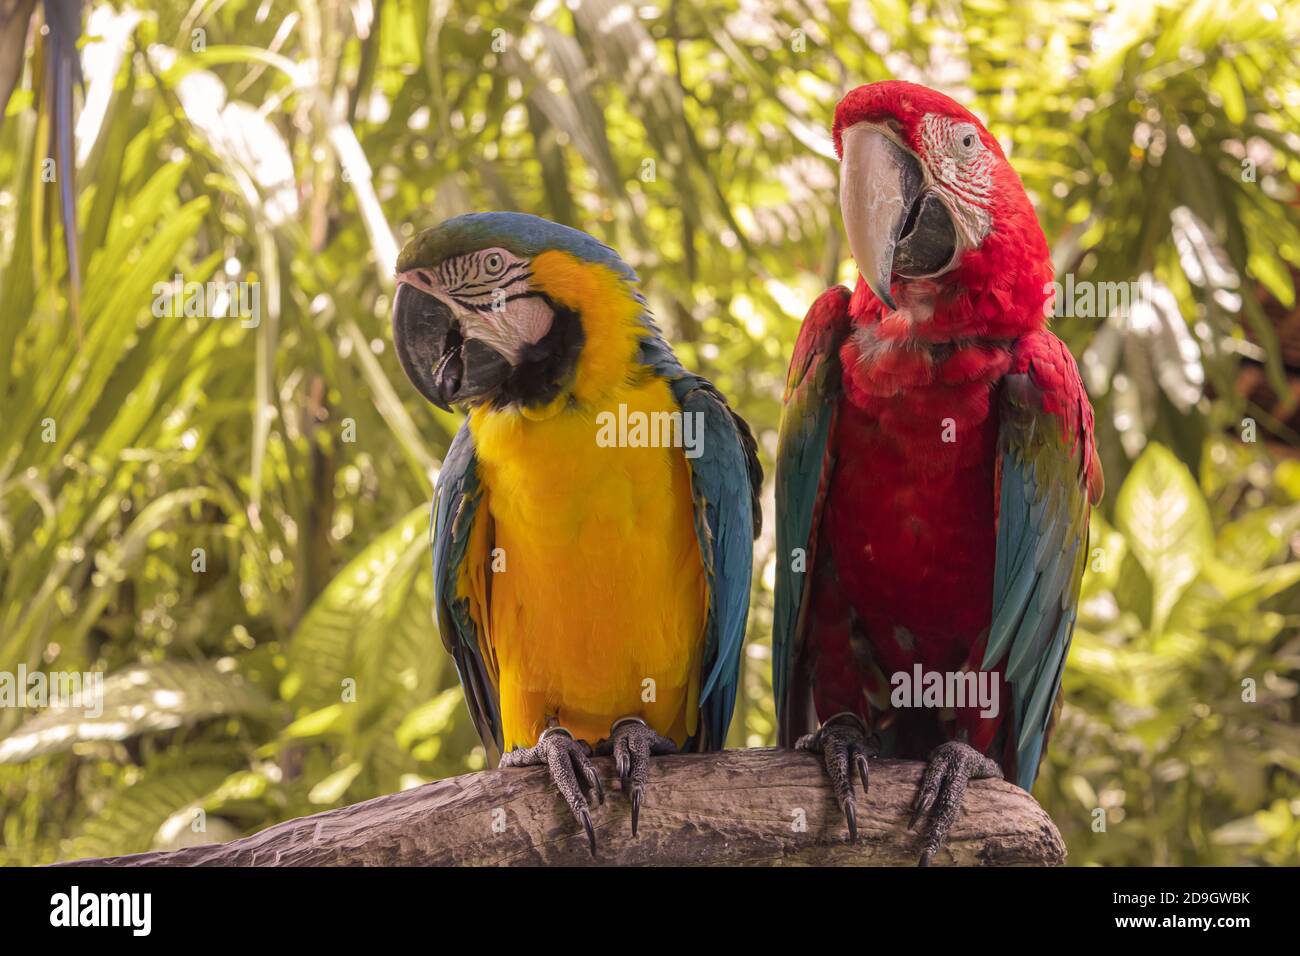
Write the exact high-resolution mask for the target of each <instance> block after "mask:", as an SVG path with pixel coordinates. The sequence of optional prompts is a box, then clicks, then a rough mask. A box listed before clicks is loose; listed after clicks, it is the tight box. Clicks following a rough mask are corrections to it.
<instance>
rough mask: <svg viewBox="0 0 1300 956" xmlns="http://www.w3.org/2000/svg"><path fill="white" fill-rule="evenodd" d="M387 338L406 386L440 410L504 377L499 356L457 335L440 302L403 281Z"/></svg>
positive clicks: (491, 386) (492, 387) (489, 388)
mask: <svg viewBox="0 0 1300 956" xmlns="http://www.w3.org/2000/svg"><path fill="white" fill-rule="evenodd" d="M393 342H394V344H395V345H396V346H397V358H398V360H399V361H400V362H401V363H402V371H404V372H405V373H406V377H407V378H409V379H410V380H411V384H412V385H414V386H415V387H416V389H417V390H419V392H420V394H421V395H423V396H424V397H425V398H427V399H428V400H429V401H430V402H432V403H433V404H434V405H437V406H438V407H439V408H441V409H443V410H444V411H449V410H450V409H451V406H452V405H455V404H458V403H461V402H468V401H471V400H473V399H476V398H482V397H484V396H486V395H489V394H491V393H492V392H494V391H495V390H496V389H497V388H499V387H500V386H501V384H502V383H503V382H505V380H506V378H507V377H508V376H509V375H510V363H509V362H508V361H507V360H506V358H505V356H503V355H501V354H500V353H499V352H497V351H496V350H494V349H492V348H491V347H489V346H487V345H484V344H483V343H482V342H479V341H477V340H475V339H466V338H465V337H464V336H463V335H462V334H461V330H460V328H459V326H458V325H457V323H456V320H455V318H454V317H453V316H452V313H451V309H450V308H449V307H448V306H447V304H446V303H445V302H443V301H442V300H441V299H439V298H437V297H435V296H432V295H429V294H428V293H427V292H424V291H423V290H421V289H417V288H415V287H414V286H412V285H410V284H408V283H405V282H401V283H399V284H398V286H397V295H396V296H395V297H394V299H393Z"/></svg>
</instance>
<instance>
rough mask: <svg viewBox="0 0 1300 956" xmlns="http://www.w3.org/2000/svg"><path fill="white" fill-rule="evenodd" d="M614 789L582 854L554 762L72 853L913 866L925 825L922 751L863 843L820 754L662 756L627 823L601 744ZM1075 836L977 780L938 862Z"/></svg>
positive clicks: (862, 808) (997, 858) (888, 778)
mask: <svg viewBox="0 0 1300 956" xmlns="http://www.w3.org/2000/svg"><path fill="white" fill-rule="evenodd" d="M596 766H597V768H598V769H599V770H600V772H601V773H602V774H603V775H604V783H605V790H606V799H605V803H604V805H603V806H596V807H594V808H593V810H592V822H593V823H594V825H595V827H596V836H597V839H598V841H599V851H598V854H597V856H596V858H595V859H592V857H591V856H590V854H589V853H588V852H587V840H586V837H585V836H584V835H583V833H582V828H581V827H580V826H579V825H578V824H577V823H575V822H574V820H573V817H572V816H571V815H570V814H569V811H568V808H567V807H566V806H565V805H564V803H563V801H562V800H561V798H560V797H559V795H558V794H557V793H556V792H555V790H554V788H553V787H551V785H550V783H549V780H548V778H547V776H546V773H545V771H544V770H542V769H541V768H538V767H529V768H521V769H514V770H487V771H483V772H481V773H471V774H464V775H462V776H459V777H453V778H451V779H449V780H440V781H438V782H436V783H431V784H426V785H425V786H422V787H417V788H415V789H412V790H407V791H404V792H402V793H395V794H391V795H389V796H385V797H378V798H376V799H374V800H367V801H366V802H365V803H358V804H355V805H353V806H350V807H342V808H340V809H338V810H329V811H327V812H325V813H317V814H313V815H312V816H309V817H301V818H299V819H297V820H288V821H286V822H284V823H280V824H277V825H276V826H273V827H269V828H267V829H265V830H263V831H261V832H260V833H255V834H253V835H252V836H249V837H244V838H243V839H239V840H234V841H232V842H230V843H217V844H211V845H208V846H198V847H188V848H186V849H183V850H175V851H172V852H158V853H139V854H134V855H132V856H121V857H108V858H104V859H91V860H77V861H74V862H73V863H71V864H64V865H73V866H499V865H507V866H547V865H573V866H638V865H677V866H683V865H684V866H710V865H748V866H769V865H777V866H780V865H828V866H897V865H905V866H914V865H915V864H916V862H917V858H918V855H919V853H920V849H919V847H920V833H919V830H920V824H918V829H917V830H915V831H914V830H909V829H908V828H907V822H908V816H909V813H910V808H911V804H912V800H913V798H914V796H915V794H916V788H917V785H918V784H919V782H920V778H921V772H922V770H923V769H924V764H922V763H919V762H916V761H909V760H872V761H871V793H870V795H869V796H866V797H863V796H862V793H861V790H860V789H859V791H858V828H859V842H858V843H857V844H850V843H848V842H847V831H846V829H845V824H844V817H843V815H842V814H841V813H840V810H839V807H838V806H836V804H835V799H834V797H833V796H832V794H831V790H830V785H829V782H828V780H827V777H826V775H825V773H824V772H823V770H822V767H821V764H820V763H819V762H818V760H817V758H816V757H814V756H812V755H810V754H805V753H795V752H792V751H786V750H741V751H730V752H727V753H720V754H691V755H682V756H669V757H657V758H654V761H653V765H652V768H651V773H650V784H649V788H648V789H647V792H646V796H645V801H644V803H643V805H642V807H641V821H640V833H639V836H638V837H637V838H636V839H633V837H632V828H631V825H630V816H631V805H630V803H629V801H628V799H627V798H626V797H625V796H624V795H623V794H622V792H621V791H620V790H619V789H618V780H617V778H616V776H615V775H614V768H613V763H612V761H611V760H610V759H608V758H600V759H598V760H597V761H596ZM1064 861H1065V844H1064V843H1063V842H1062V840H1061V835H1060V833H1059V832H1058V831H1057V829H1056V826H1055V825H1054V824H1053V823H1052V821H1051V819H1050V818H1049V817H1048V816H1047V814H1046V813H1045V812H1043V810H1042V808H1041V807H1039V806H1038V804H1037V803H1036V802H1035V801H1034V799H1033V798H1032V797H1031V796H1029V794H1027V793H1025V792H1024V791H1023V790H1021V789H1019V788H1018V787H1015V786H1013V785H1012V784H1009V783H1006V782H1004V781H1001V780H978V781H974V782H972V783H971V785H970V789H969V790H968V791H967V792H966V798H965V801H964V806H963V811H962V813H961V815H960V816H959V817H958V819H957V822H956V823H955V824H954V825H953V828H952V833H951V836H950V839H949V842H948V846H947V848H946V849H944V850H943V851H942V852H941V853H940V854H939V856H938V857H937V858H936V859H935V861H934V862H935V864H936V865H944V864H947V865H952V864H957V865H968V866H969V865H975V866H1024V865H1028V866H1045V865H1046V866H1054V865H1057V864H1060V863H1063V862H1064Z"/></svg>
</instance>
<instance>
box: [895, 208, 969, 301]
mask: <svg viewBox="0 0 1300 956" xmlns="http://www.w3.org/2000/svg"><path fill="white" fill-rule="evenodd" d="M956 252H957V227H956V226H954V225H953V222H952V214H951V213H949V212H948V207H947V206H945V205H944V204H943V200H941V199H940V198H939V197H938V196H936V195H935V194H934V193H933V192H925V193H922V194H921V196H920V197H919V198H918V199H917V200H916V202H915V203H913V205H912V208H911V210H910V211H909V213H908V216H907V220H906V221H905V222H904V224H903V230H902V232H901V233H900V234H899V238H898V245H896V246H895V247H894V272H895V273H897V274H898V275H900V276H903V277H905V278H909V279H919V278H922V277H924V276H932V275H937V274H938V273H939V272H942V271H943V270H944V269H945V268H946V267H947V266H948V264H949V263H950V262H952V257H953V256H954V255H955V254H956Z"/></svg>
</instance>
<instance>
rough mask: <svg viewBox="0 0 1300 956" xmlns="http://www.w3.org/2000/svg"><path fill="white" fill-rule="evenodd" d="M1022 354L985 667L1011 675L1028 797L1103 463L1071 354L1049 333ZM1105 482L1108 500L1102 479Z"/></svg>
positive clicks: (1008, 404)
mask: <svg viewBox="0 0 1300 956" xmlns="http://www.w3.org/2000/svg"><path fill="white" fill-rule="evenodd" d="M1021 349H1022V350H1023V351H1022V352H1021V354H1020V355H1019V356H1018V359H1019V362H1018V366H1017V367H1016V369H1015V370H1014V374H1011V375H1008V376H1007V379H1006V381H1005V382H1004V384H1003V387H1002V404H1001V414H1000V431H999V438H998V449H999V455H1000V462H999V472H1000V476H1001V478H1000V480H1001V496H1000V499H999V506H998V532H997V553H996V559H995V562H994V581H993V602H994V603H993V620H992V624H991V626H990V628H989V638H988V643H987V645H986V647H985V653H984V661H983V665H982V666H983V667H984V669H985V670H993V669H996V668H997V667H998V666H1000V665H1001V666H1002V667H1003V674H1004V676H1005V678H1006V680H1007V683H1008V684H1009V686H1010V690H1011V698H1012V709H1011V714H1010V725H1009V727H1008V728H1007V730H1008V734H1009V743H1008V747H1007V749H1008V751H1009V752H1010V753H1009V756H1011V757H1012V759H1013V766H1014V775H1015V781H1016V783H1018V784H1019V785H1020V786H1021V787H1023V788H1024V789H1026V790H1028V789H1030V788H1031V787H1032V786H1033V784H1034V779H1035V777H1037V775H1038V766H1039V761H1040V759H1041V757H1042V753H1043V749H1044V747H1045V745H1046V741H1047V736H1048V734H1049V732H1050V729H1051V718H1052V713H1051V712H1052V709H1053V707H1052V705H1053V703H1054V702H1055V701H1056V699H1057V697H1058V695H1059V693H1060V687H1061V676H1062V673H1063V671H1064V667H1065V660H1066V657H1067V655H1068V654H1069V650H1070V635H1071V633H1072V631H1073V629H1074V621H1075V618H1076V610H1077V607H1078V602H1079V585H1080V581H1081V579H1082V577H1083V562H1084V557H1085V556H1086V554H1087V550H1088V544H1087V541H1088V514H1089V507H1090V503H1091V500H1092V495H1091V494H1090V488H1091V487H1092V485H1091V482H1090V474H1091V469H1092V468H1094V467H1096V463H1095V461H1093V459H1092V457H1091V455H1092V420H1091V412H1090V409H1087V408H1086V402H1084V403H1083V404H1081V403H1080V401H1079V399H1078V398H1077V396H1082V394H1083V388H1082V384H1081V383H1080V381H1079V377H1078V371H1077V369H1076V368H1075V365H1074V360H1073V359H1072V358H1071V357H1070V355H1069V352H1068V351H1066V349H1065V346H1064V345H1063V344H1062V343H1061V342H1060V340H1058V339H1056V338H1055V336H1051V335H1050V334H1049V333H1046V332H1043V333H1040V334H1039V335H1037V336H1034V337H1032V339H1030V340H1028V341H1027V342H1022V343H1021ZM1067 399H1070V400H1067ZM1049 409H1052V410H1051V411H1049ZM1062 410H1064V411H1065V413H1066V415H1071V414H1072V415H1073V416H1074V417H1072V418H1070V417H1063V416H1062ZM1096 479H1097V481H1098V485H1097V487H1098V493H1099V481H1100V474H1099V472H1098V474H1097V476H1096Z"/></svg>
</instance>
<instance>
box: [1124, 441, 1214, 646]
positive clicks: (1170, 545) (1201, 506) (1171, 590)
mask: <svg viewBox="0 0 1300 956" xmlns="http://www.w3.org/2000/svg"><path fill="white" fill-rule="evenodd" d="M1115 520H1116V524H1117V526H1118V528H1119V530H1120V531H1122V532H1123V533H1124V536H1125V538H1126V540H1127V541H1128V545H1129V549H1130V550H1131V551H1132V553H1133V554H1134V555H1135V556H1136V557H1137V559H1138V561H1139V563H1140V564H1141V565H1142V568H1143V570H1145V571H1146V574H1147V577H1148V578H1149V579H1150V581H1151V588H1152V621H1151V628H1152V631H1153V632H1157V633H1158V632H1159V631H1160V630H1161V629H1162V628H1163V627H1164V622H1165V620H1166V618H1167V617H1168V615H1169V611H1170V609H1171V608H1173V606H1174V603H1175V602H1176V601H1177V600H1178V597H1179V595H1180V594H1182V592H1183V590H1184V589H1185V588H1186V587H1187V585H1189V584H1190V583H1191V582H1192V580H1193V579H1194V578H1195V577H1196V575H1197V572H1199V571H1200V568H1201V564H1202V562H1203V561H1204V560H1205V558H1206V557H1207V556H1208V555H1209V554H1210V551H1211V548H1212V547H1213V541H1214V536H1213V535H1214V533H1213V529H1212V526H1211V523H1210V510H1209V507H1208V506H1207V505H1206V503H1205V498H1204V497H1202V495H1201V489H1200V487H1199V486H1198V485H1197V484H1196V480H1195V479H1194V478H1193V477H1192V473H1191V472H1190V471H1188V470H1187V466H1186V465H1184V464H1183V463H1182V462H1180V461H1179V460H1178V459H1177V458H1175V457H1174V455H1173V453H1172V452H1170V451H1169V449H1167V448H1165V447H1164V446H1163V445H1161V444H1159V443H1156V442H1151V443H1149V444H1148V445H1147V447H1146V450H1145V451H1143V453H1142V456H1141V457H1140V458H1139V459H1138V460H1137V463H1136V464H1134V466H1133V470H1132V471H1130V472H1129V475H1128V478H1126V479H1125V481H1124V485H1123V487H1122V488H1120V491H1119V497H1118V500H1117V501H1116V504H1115Z"/></svg>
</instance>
